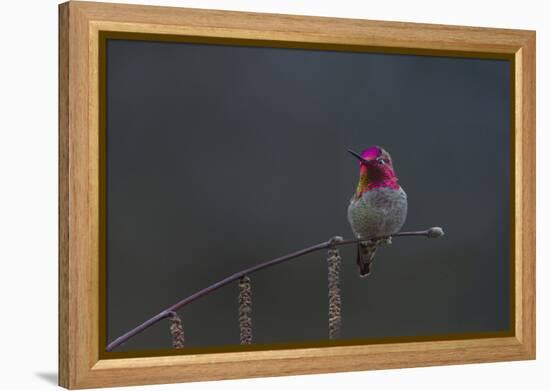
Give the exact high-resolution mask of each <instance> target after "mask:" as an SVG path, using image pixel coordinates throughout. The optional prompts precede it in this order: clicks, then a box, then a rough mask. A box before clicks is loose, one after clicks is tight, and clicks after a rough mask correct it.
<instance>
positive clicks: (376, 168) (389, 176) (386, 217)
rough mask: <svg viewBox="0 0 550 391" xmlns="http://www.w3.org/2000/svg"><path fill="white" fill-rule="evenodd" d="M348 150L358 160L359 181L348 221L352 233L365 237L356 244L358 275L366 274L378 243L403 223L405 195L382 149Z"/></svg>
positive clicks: (374, 147) (388, 155) (383, 240)
mask: <svg viewBox="0 0 550 391" xmlns="http://www.w3.org/2000/svg"><path fill="white" fill-rule="evenodd" d="M348 152H349V153H351V154H352V155H353V156H355V157H356V158H357V159H358V160H359V183H358V184H357V189H356V191H355V194H354V195H353V197H352V198H351V201H350V203H349V207H348V220H349V223H350V225H351V229H352V230H353V233H354V234H355V236H356V237H357V238H358V239H365V241H364V242H359V243H358V246H357V265H358V266H359V275H360V276H361V277H366V276H367V275H368V274H369V272H370V264H371V262H372V261H373V259H374V254H375V253H376V248H377V247H378V245H380V244H382V243H384V242H385V243H388V242H389V240H390V238H391V235H392V234H395V233H397V232H399V230H400V229H401V227H402V226H403V224H404V223H405V218H406V217H407V194H406V193H405V192H404V191H403V189H402V188H401V186H399V185H398V184H397V177H396V176H395V170H394V169H393V165H392V160H391V157H390V154H389V153H388V152H386V151H385V150H384V149H383V148H381V147H378V146H372V147H369V148H367V149H365V150H364V151H363V152H361V154H358V153H357V152H354V151H351V150H348ZM373 238H383V239H377V240H370V239H373Z"/></svg>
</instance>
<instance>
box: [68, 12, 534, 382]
mask: <svg viewBox="0 0 550 391" xmlns="http://www.w3.org/2000/svg"><path fill="white" fill-rule="evenodd" d="M59 82H60V86H59V383H60V385H62V386H64V387H66V388H71V389H73V388H90V387H104V386H123V385H139V384H155V383H171V382H184V381H197V380H214V379H232V378H243V377H258V376H277V375H289V374H311V373H326V372H339V371H357V370H369V369H381V368H402V367H413V366H430V365H444V364H462V363H476V362H491V361H505V360H526V359H534V358H535V33H534V32H533V31H524V30H510V29H494V28H479V27H460V26H444V25H435V24H433V25H432V24H415V23H395V22H382V21H370V20H353V19H336V18H321V17H305V16H291V15H273V14H256V13H242V12H228V11H213V10H197V9H183V8H169V7H151V6H137V5H120V4H104V3H92V2H79V1H76V2H75V1H70V2H68V3H64V4H61V5H60V6H59Z"/></svg>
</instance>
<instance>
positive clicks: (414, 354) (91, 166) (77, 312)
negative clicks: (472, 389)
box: [59, 1, 535, 389]
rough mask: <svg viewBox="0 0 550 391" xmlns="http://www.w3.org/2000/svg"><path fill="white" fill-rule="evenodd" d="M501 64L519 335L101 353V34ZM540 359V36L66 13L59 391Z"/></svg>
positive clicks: (113, 9) (211, 15)
mask: <svg viewBox="0 0 550 391" xmlns="http://www.w3.org/2000/svg"><path fill="white" fill-rule="evenodd" d="M104 31H109V32H119V33H135V34H156V35H160V36H170V37H177V36H191V37H199V38H201V39H209V38H215V39H233V40H243V41H246V40H254V41H255V42H271V43H273V44H275V43H276V44H277V45H285V44H291V45H292V46H293V47H309V46H311V45H317V46H320V45H321V46H325V47H340V48H347V49H349V50H365V51H367V50H370V51H380V50H383V51H384V52H395V53H407V54H420V55H434V54H437V55H442V56H467V57H480V58H487V57H491V58H492V57H497V58H508V59H510V60H511V61H512V64H513V67H514V71H513V77H512V86H513V93H512V95H513V97H512V98H513V101H514V102H513V105H512V107H513V113H512V120H511V125H512V127H513V132H512V135H513V138H512V141H513V150H514V153H513V154H512V165H513V167H511V171H512V174H513V175H512V177H513V180H512V195H513V197H512V200H513V205H512V206H511V209H512V211H513V216H512V221H513V223H514V224H513V227H512V231H513V232H512V235H511V237H512V238H513V243H512V250H513V252H512V254H513V271H512V276H513V285H512V296H513V297H512V302H513V303H514V308H513V309H514V311H513V312H514V319H515V322H514V325H515V326H514V330H513V332H512V333H511V335H506V336H501V337H489V338H473V339H472V338H470V339H468V338H458V339H452V340H425V341H413V342H395V343H394V342H390V343H377V344H371V345H351V346H349V345H348V346H330V347H312V348H299V349H278V350H261V351H245V352H229V353H204V354H192V355H170V356H160V357H134V358H104V357H102V354H101V353H100V348H99V346H100V343H99V340H100V336H101V332H100V327H99V325H100V318H101V316H100V309H101V306H100V304H99V303H100V299H101V289H100V262H99V260H100V256H101V255H100V252H101V243H100V235H99V232H100V230H101V225H102V224H103V222H102V218H101V216H100V213H99V211H100V204H101V202H102V201H101V194H100V192H99V186H100V177H101V172H102V170H103V169H104V167H102V163H101V162H102V159H101V153H102V152H101V148H100V145H101V140H100V132H99V129H100V122H101V118H100V99H99V95H100V88H101V87H100V81H99V78H100V74H99V70H98V64H99V58H100V56H101V53H100V44H99V37H100V34H101V32H104ZM534 358H535V32H533V31H524V30H509V29H494V28H478V27H459V26H444V25H435V24H434V25H431V24H416V23H395V22H382V21H369V20H352V19H337V18H321V17H306V16H289V15H273V14H255V13H243V12H228V11H211V10H197V9H183V8H169V7H151V6H138V5H121V4H106V3H91V2H79V1H70V2H68V3H64V4H61V5H60V6H59V384H60V385H61V386H63V387H66V388H70V389H75V388H90V387H104V386H124V385H139V384H157V383H175V382H184V381H198V380H214V379H232V378H244V377H260V376H277V375H293V374H313V373H327V372H341V371H357V370H370V369H383V368H402V367H415V366H430V365H445V364H463V363H478V362H491V361H508V360H527V359H534Z"/></svg>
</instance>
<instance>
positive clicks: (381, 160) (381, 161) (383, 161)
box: [376, 158, 386, 164]
mask: <svg viewBox="0 0 550 391" xmlns="http://www.w3.org/2000/svg"><path fill="white" fill-rule="evenodd" d="M376 161H377V162H378V164H386V160H385V159H382V158H380V159H378V160H376Z"/></svg>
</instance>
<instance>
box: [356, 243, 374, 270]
mask: <svg viewBox="0 0 550 391" xmlns="http://www.w3.org/2000/svg"><path fill="white" fill-rule="evenodd" d="M377 248H378V241H375V240H369V241H366V242H358V243H357V266H358V267H359V276H360V277H366V276H368V275H369V274H370V264H371V263H372V261H373V260H374V255H375V254H376V249H377Z"/></svg>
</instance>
